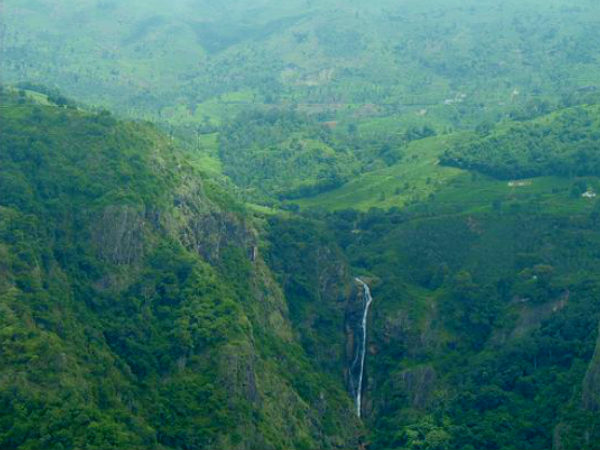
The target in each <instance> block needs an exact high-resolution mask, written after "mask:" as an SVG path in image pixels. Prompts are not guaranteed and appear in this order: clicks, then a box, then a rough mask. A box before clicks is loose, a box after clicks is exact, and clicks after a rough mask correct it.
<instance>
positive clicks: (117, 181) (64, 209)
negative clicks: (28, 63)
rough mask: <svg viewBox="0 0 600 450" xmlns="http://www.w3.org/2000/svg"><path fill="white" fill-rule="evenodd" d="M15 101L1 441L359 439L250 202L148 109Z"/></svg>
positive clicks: (144, 443)
mask: <svg viewBox="0 0 600 450" xmlns="http://www.w3.org/2000/svg"><path fill="white" fill-rule="evenodd" d="M2 105H3V107H2V121H1V123H0V127H1V132H0V160H1V165H0V192H1V196H0V199H1V200H0V201H1V205H0V253H1V254H2V258H1V265H0V300H1V301H0V308H1V310H2V314H0V333H1V338H0V346H1V347H0V348H1V353H0V354H1V355H2V364H1V369H0V372H1V378H2V380H3V382H2V386H3V387H2V389H1V390H0V404H1V405H2V408H0V410H1V412H0V447H2V448H39V447H40V446H42V447H44V448H56V449H58V448H115V449H122V448H165V449H167V448H249V447H252V448H285V447H288V448H347V447H348V446H354V445H355V444H353V443H354V442H355V439H357V437H358V435H359V434H360V427H359V426H358V424H357V422H356V421H355V419H354V418H353V415H352V408H351V404H350V399H349V398H348V397H347V396H346V395H345V392H344V385H343V381H342V380H341V378H339V379H338V378H336V377H334V376H331V375H330V374H328V373H326V372H322V371H319V370H318V369H317V366H316V365H315V363H314V362H313V361H311V360H310V359H309V358H308V356H307V354H306V353H305V352H304V351H303V349H302V347H301V345H299V343H298V341H297V334H296V333H295V332H294V331H293V328H292V324H291V322H290V321H289V313H288V307H287V304H286V301H285V298H284V296H283V293H282V291H281V290H280V289H279V287H278V286H277V284H276V282H275V281H274V279H273V277H272V275H271V273H270V271H269V269H268V268H267V267H266V266H265V264H264V262H263V261H262V259H261V257H260V256H258V255H256V254H255V252H256V250H255V249H256V248H257V246H258V245H259V242H258V237H257V230H256V229H255V228H254V225H253V220H252V218H251V217H250V215H249V214H248V213H246V212H245V211H244V208H243V206H241V205H239V204H237V203H236V202H235V201H234V200H232V198H231V197H229V196H228V195H227V194H226V193H224V192H223V191H222V190H220V188H218V187H216V186H215V185H214V184H213V183H212V182H211V181H210V180H208V179H202V177H200V175H199V174H198V173H197V172H195V171H194V169H193V168H192V167H191V166H190V165H189V164H188V163H187V162H186V160H185V159H184V158H183V157H182V155H181V153H178V151H177V149H175V148H173V147H172V146H171V144H170V141H169V139H168V138H166V137H164V136H163V135H161V134H160V133H159V132H158V131H157V130H156V129H155V128H154V127H153V126H151V125H149V124H143V123H131V122H120V121H117V120H115V119H114V118H113V117H112V116H111V115H110V114H109V113H107V112H100V113H89V112H86V111H82V110H78V109H74V108H72V107H71V108H66V107H57V106H55V105H51V104H48V105H41V104H38V102H34V101H32V100H31V99H29V98H28V97H27V96H26V95H25V93H22V94H21V96H18V95H16V94H12V93H10V92H9V93H7V92H6V91H5V92H4V93H3V94H2Z"/></svg>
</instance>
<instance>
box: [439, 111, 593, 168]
mask: <svg viewBox="0 0 600 450" xmlns="http://www.w3.org/2000/svg"><path fill="white" fill-rule="evenodd" d="M599 141H600V107H599V106H591V107H579V108H572V109H566V110H562V111H559V112H558V113H556V114H553V115H551V116H546V117H543V118H541V119H539V120H536V121H533V122H524V123H519V124H510V125H507V126H502V127H499V129H498V130H495V131H494V132H492V133H490V134H489V135H488V136H486V137H484V138H482V139H479V140H475V141H472V142H468V143H467V144H465V145H458V146H455V147H454V148H452V149H449V150H447V151H446V152H445V153H444V154H443V156H442V163H444V164H446V165H450V166H457V167H463V168H469V169H474V170H478V171H481V172H483V173H486V174H488V175H491V176H493V177H496V178H500V179H511V178H512V179H518V178H529V177H535V176H540V175H562V176H573V175H578V176H585V175H596V176H598V175H600V160H599V159H598V158H599V157H598V155H597V152H596V148H597V146H598V142H599Z"/></svg>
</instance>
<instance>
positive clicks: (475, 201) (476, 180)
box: [295, 133, 600, 214]
mask: <svg viewBox="0 0 600 450" xmlns="http://www.w3.org/2000/svg"><path fill="white" fill-rule="evenodd" d="M467 135H468V134H467V133H459V134H454V135H448V136H436V137H431V138H427V139H422V140H419V141H415V142H412V143H411V144H409V145H408V147H407V148H406V150H405V151H404V153H403V155H404V156H403V158H402V160H401V161H400V162H398V163H396V164H394V165H392V166H390V167H386V168H384V169H381V170H376V171H373V172H368V173H365V174H362V175H360V176H358V177H357V178H355V179H354V180H352V181H350V182H349V183H346V184H345V185H343V186H341V187H340V188H338V189H335V190H332V191H329V192H326V193H323V194H320V195H317V196H315V197H311V198H306V199H301V200H298V201H296V202H295V203H296V204H298V205H299V206H300V207H301V208H302V209H310V208H322V209H325V210H329V211H335V210H343V209H349V208H353V209H357V210H360V211H367V210H369V209H370V208H382V209H389V208H392V207H398V208H404V207H409V208H410V207H422V206H423V205H429V206H430V207H431V208H433V209H435V210H438V211H455V212H459V211H460V212H465V213H474V212H481V211H486V210H490V209H492V208H497V209H498V208H500V209H501V208H518V207H519V206H514V205H519V204H521V205H522V204H526V203H532V204H536V205H537V207H538V208H544V209H545V210H546V211H547V212H553V213H556V214H571V213H576V212H582V211H586V210H591V209H592V208H593V205H594V204H595V200H594V199H593V198H591V199H590V198H584V197H581V196H579V195H578V196H576V197H573V196H572V195H571V188H572V186H573V185H574V184H575V183H578V182H581V183H584V184H586V185H587V186H588V187H589V188H590V189H592V190H594V191H597V190H598V189H599V188H600V180H598V178H596V177H584V178H577V179H568V178H561V177H537V178H533V179H529V180H518V181H517V182H515V183H512V182H507V181H505V180H496V179H493V178H490V177H487V176H485V175H481V174H477V173H474V172H468V171H465V170H461V169H457V168H453V167H445V166H441V165H440V164H439V161H438V157H439V155H440V153H441V152H442V151H443V150H444V149H445V148H446V147H447V146H448V145H451V144H452V143H453V142H456V141H459V140H462V139H465V136H467ZM511 205H512V206H511Z"/></svg>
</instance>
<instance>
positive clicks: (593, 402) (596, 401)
mask: <svg viewBox="0 0 600 450" xmlns="http://www.w3.org/2000/svg"><path fill="white" fill-rule="evenodd" d="M581 403H582V406H583V408H584V409H586V410H587V411H590V412H594V413H597V412H598V411H600V336H598V341H597V342H596V350H595V352H594V357H593V358H592V361H591V362H590V364H589V366H588V369H587V372H586V374H585V379H584V380H583V392H582V394H581Z"/></svg>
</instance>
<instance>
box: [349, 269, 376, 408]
mask: <svg viewBox="0 0 600 450" xmlns="http://www.w3.org/2000/svg"><path fill="white" fill-rule="evenodd" d="M355 280H356V282H357V283H359V284H360V285H361V286H362V287H363V290H364V300H365V308H364V310H363V317H362V341H361V345H360V346H359V348H358V350H357V353H356V356H355V358H354V362H353V363H352V366H354V365H355V364H356V363H357V362H358V361H359V359H360V371H359V375H358V384H357V386H356V389H355V393H356V413H357V415H358V417H360V412H361V405H362V384H363V375H364V373H365V356H366V353H367V319H368V317H369V307H370V306H371V302H372V301H373V297H372V296H371V289H369V286H368V285H367V283H365V282H364V281H363V280H361V279H360V278H355Z"/></svg>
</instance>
